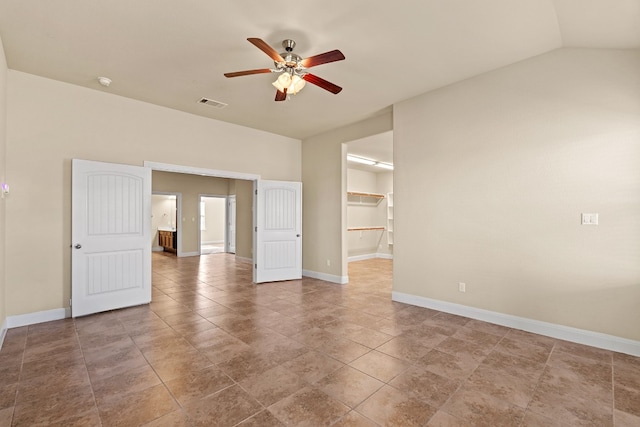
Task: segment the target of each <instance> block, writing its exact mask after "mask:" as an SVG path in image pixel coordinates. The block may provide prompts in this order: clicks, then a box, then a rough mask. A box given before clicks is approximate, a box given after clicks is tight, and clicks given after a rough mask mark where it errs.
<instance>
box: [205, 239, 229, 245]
mask: <svg viewBox="0 0 640 427" xmlns="http://www.w3.org/2000/svg"><path fill="white" fill-rule="evenodd" d="M220 243H224V240H208V241H206V242H200V244H201V245H218V244H220Z"/></svg>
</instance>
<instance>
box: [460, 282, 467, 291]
mask: <svg viewBox="0 0 640 427" xmlns="http://www.w3.org/2000/svg"><path fill="white" fill-rule="evenodd" d="M458 290H459V291H460V292H467V285H466V284H465V283H462V282H459V283H458Z"/></svg>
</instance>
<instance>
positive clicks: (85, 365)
mask: <svg viewBox="0 0 640 427" xmlns="http://www.w3.org/2000/svg"><path fill="white" fill-rule="evenodd" d="M72 320H73V329H74V332H75V337H76V340H77V341H78V347H79V348H80V354H81V355H82V362H83V366H84V371H85V374H86V375H87V380H88V381H89V387H90V388H91V397H92V399H93V405H94V406H95V408H96V412H97V413H98V419H99V420H100V425H101V426H102V425H103V424H104V422H103V420H102V416H101V415H100V408H99V407H98V401H97V399H96V394H95V391H94V389H93V382H92V381H91V375H89V369H88V368H87V359H86V357H85V355H84V349H83V348H82V343H81V342H80V336H79V335H78V327H77V326H78V325H77V323H76V320H75V318H72Z"/></svg>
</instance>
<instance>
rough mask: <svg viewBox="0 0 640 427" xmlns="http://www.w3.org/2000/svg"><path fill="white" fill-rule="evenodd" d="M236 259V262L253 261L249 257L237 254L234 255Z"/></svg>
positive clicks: (249, 262)
mask: <svg viewBox="0 0 640 427" xmlns="http://www.w3.org/2000/svg"><path fill="white" fill-rule="evenodd" d="M236 261H238V262H246V263H248V264H251V263H253V260H252V259H251V258H245V257H241V256H238V255H236Z"/></svg>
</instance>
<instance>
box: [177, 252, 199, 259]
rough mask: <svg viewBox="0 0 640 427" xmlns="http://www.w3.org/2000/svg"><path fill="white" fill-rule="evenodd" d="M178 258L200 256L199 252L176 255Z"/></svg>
mask: <svg viewBox="0 0 640 427" xmlns="http://www.w3.org/2000/svg"><path fill="white" fill-rule="evenodd" d="M178 256H179V257H180V258H184V257H188V256H200V252H182V253H181V254H180V255H178Z"/></svg>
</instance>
